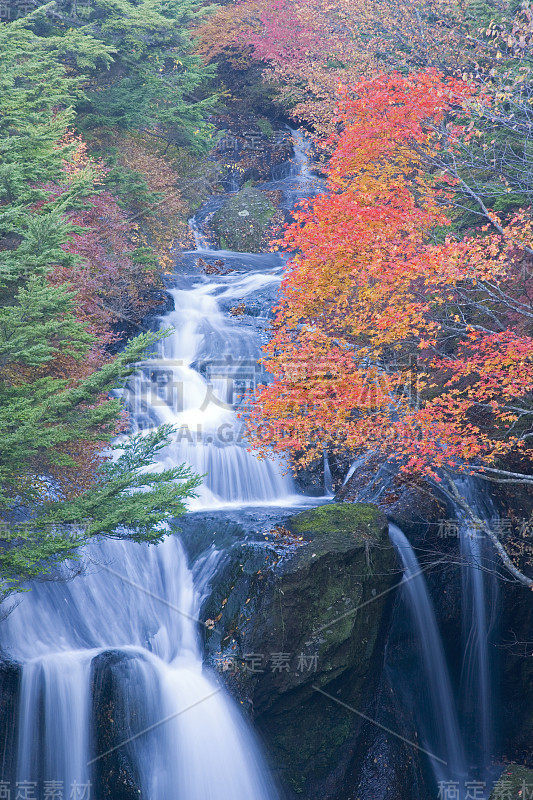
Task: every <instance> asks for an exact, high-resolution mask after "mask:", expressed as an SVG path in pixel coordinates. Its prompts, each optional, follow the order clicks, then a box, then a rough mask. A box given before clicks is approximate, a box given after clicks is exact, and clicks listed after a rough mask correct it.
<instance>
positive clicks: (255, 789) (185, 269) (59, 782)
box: [0, 131, 494, 800]
mask: <svg viewBox="0 0 533 800" xmlns="http://www.w3.org/2000/svg"><path fill="white" fill-rule="evenodd" d="M293 137H294V142H295V146H294V158H293V160H292V161H291V162H290V163H289V164H287V165H285V166H284V167H281V168H280V167H278V168H277V170H276V171H275V172H274V173H273V179H272V181H271V182H270V183H267V184H263V188H268V189H276V190H278V191H281V192H282V201H281V204H282V206H283V207H284V208H286V209H291V208H292V207H293V206H294V203H295V202H296V201H297V200H298V198H300V197H305V196H309V195H311V194H313V193H314V192H316V190H317V186H319V182H317V179H316V177H315V176H313V173H312V169H311V165H310V157H309V144H308V142H307V141H306V138H305V136H304V135H303V134H302V133H300V132H298V131H295V132H293ZM222 200H223V198H222V199H221V197H220V196H215V197H213V198H211V199H210V200H208V201H207V202H206V203H205V204H204V205H203V207H202V208H201V209H200V211H199V212H198V213H197V215H196V217H195V218H194V219H193V220H192V221H191V228H192V231H193V233H194V235H195V239H196V249H195V250H194V251H190V252H187V253H184V254H181V255H180V257H179V265H178V267H179V268H178V270H177V273H176V276H175V278H174V279H173V285H172V288H171V289H170V290H169V291H170V294H171V295H172V297H173V300H174V308H175V310H173V311H170V312H168V313H167V314H166V315H165V316H164V317H162V318H161V319H160V320H159V324H160V326H161V327H163V328H168V327H171V328H172V329H173V332H172V334H171V335H170V336H168V337H167V338H166V339H164V340H163V341H162V342H161V343H160V344H159V345H158V348H157V351H156V352H154V354H153V357H151V358H150V359H147V360H146V361H145V362H143V363H142V364H140V365H139V369H138V371H137V373H136V374H135V376H134V377H132V378H131V379H130V381H129V383H128V385H127V387H126V389H125V391H124V400H125V403H126V405H127V407H128V408H129V410H130V413H131V418H132V422H133V432H136V431H146V430H149V429H151V428H153V427H155V426H157V425H159V424H162V423H171V424H172V425H173V426H175V428H176V433H175V434H174V435H173V436H172V438H171V441H170V444H169V445H168V446H166V447H165V448H164V449H163V450H162V451H160V453H159V461H158V463H157V464H156V465H155V466H154V469H161V468H164V467H169V466H174V465H176V464H180V463H182V462H185V463H187V464H189V465H190V466H191V467H192V468H193V470H194V471H196V472H199V473H200V474H203V475H205V476H206V477H205V479H204V482H203V484H202V486H201V488H200V489H199V491H198V497H197V498H196V499H194V500H192V501H191V502H190V503H189V509H190V513H191V514H195V513H197V512H205V511H206V510H209V511H213V512H216V513H220V514H224V513H230V512H231V513H235V511H236V510H239V509H244V508H247V509H261V508H262V509H268V508H274V509H287V508H294V509H295V510H298V509H301V508H305V507H309V506H310V505H311V506H315V505H317V503H319V502H327V501H328V500H329V499H330V498H331V496H332V488H331V472H330V468H329V462H328V457H327V453H324V474H325V485H324V493H323V495H324V496H323V497H322V498H317V497H308V496H305V495H303V494H302V492H301V491H299V490H298V488H297V486H296V485H295V483H294V481H293V479H292V477H291V476H290V474H288V473H287V466H286V465H285V464H284V463H283V462H279V463H278V462H275V461H271V460H258V459H256V458H255V456H254V455H253V454H252V453H250V452H249V451H248V450H247V446H246V442H245V440H244V438H243V432H242V420H241V419H240V418H239V417H238V416H237V414H236V412H238V411H245V410H246V409H245V406H244V405H243V403H244V400H243V398H242V396H243V394H244V393H245V392H246V391H247V390H250V389H253V388H254V387H255V386H256V385H257V384H259V383H262V382H263V381H264V380H265V379H266V376H265V374H264V371H263V369H262V368H261V367H260V366H259V365H258V364H257V360H258V358H259V356H260V350H261V345H262V343H263V342H264V341H265V340H266V336H267V328H268V325H269V319H270V309H271V307H272V305H273V304H274V303H275V299H276V292H277V289H278V287H279V283H280V280H281V276H282V271H283V267H284V263H285V262H284V258H283V257H282V256H281V255H280V254H279V253H261V254H246V253H236V252H232V251H227V250H216V249H213V248H212V247H210V245H209V241H208V237H207V235H206V232H205V225H206V222H208V220H209V218H210V216H211V215H212V214H213V212H214V211H216V209H217V208H218V207H219V206H220V203H221V202H222ZM199 258H201V259H204V261H209V263H212V262H213V261H215V260H216V261H217V262H220V263H221V264H222V265H223V266H222V267H221V272H220V274H211V275H205V274H202V273H201V272H200V270H199V268H198V266H197V261H198V259H199ZM226 270H228V272H226ZM229 270H231V271H229ZM224 273H225V274H224ZM241 304H244V305H245V307H246V308H247V313H246V314H235V313H233V314H232V313H228V312H231V310H232V309H234V308H235V307H237V306H239V305H241ZM248 309H251V311H248ZM391 538H392V541H393V544H394V546H395V547H396V549H397V551H398V553H399V557H400V563H402V565H403V568H404V576H405V577H404V581H405V592H406V601H407V605H408V608H409V613H410V614H411V615H412V618H413V630H414V631H415V636H417V637H418V639H419V641H420V643H421V646H422V660H423V663H424V669H425V674H426V679H427V681H428V687H429V696H430V700H429V706H428V709H429V710H428V709H426V711H425V712H424V710H423V709H421V715H422V716H421V717H420V735H421V739H422V740H423V742H424V744H425V746H426V747H427V749H428V750H430V751H431V752H435V753H437V754H438V756H439V759H440V760H439V761H438V762H437V766H436V768H435V779H436V781H443V780H444V779H447V778H449V779H452V778H453V780H455V779H457V780H459V779H460V780H463V781H464V780H465V779H466V778H467V777H468V776H469V775H472V774H475V775H478V776H479V775H485V774H486V772H487V770H488V768H489V763H490V757H491V755H492V749H493V747H494V741H493V723H492V721H491V719H490V718H489V717H490V694H491V681H492V678H491V667H490V660H489V658H488V655H487V652H488V651H487V636H488V633H487V631H488V629H489V628H490V624H491V621H490V619H488V618H487V609H486V604H485V599H486V595H487V591H488V589H487V587H486V585H485V584H484V583H483V580H484V579H483V575H482V571H481V570H480V569H476V568H475V562H476V559H477V560H479V559H481V558H482V554H481V553H480V552H479V544H478V543H477V542H476V541H475V540H474V539H472V537H470V538H469V537H468V535H465V536H464V537H463V551H464V554H465V556H464V557H465V562H466V564H467V568H466V571H465V574H464V579H463V595H464V604H463V605H464V626H465V631H464V637H465V643H464V653H465V656H464V670H463V671H464V680H463V687H462V691H463V693H464V698H470V700H468V701H467V700H466V699H465V700H464V702H463V706H462V711H461V712H459V711H458V710H457V707H456V701H455V698H454V688H453V687H452V684H451V680H450V677H449V673H448V669H447V664H446V654H445V652H444V648H443V645H442V641H441V639H440V635H439V632H438V626H437V623H436V621H435V615H434V613H433V610H432V604H431V599H430V597H429V594H428V590H427V587H426V584H425V579H424V577H423V576H422V577H420V578H415V579H414V580H409V577H410V576H411V577H412V575H413V574H414V573H415V572H417V570H419V568H418V562H417V561H416V556H415V554H414V551H413V550H412V548H411V546H410V545H409V542H408V541H407V539H406V538H405V536H404V535H403V533H402V532H401V531H400V530H399V529H398V528H395V527H394V526H393V527H392V528H391ZM476 548H477V549H476ZM222 556H223V554H222V553H221V552H220V551H218V550H217V549H216V548H215V546H214V545H211V546H210V547H208V548H207V549H206V550H205V551H204V552H203V553H202V554H201V555H200V556H199V557H198V558H196V560H195V561H194V563H193V564H190V563H189V560H188V558H187V555H186V553H185V550H184V548H183V546H182V543H181V541H180V538H179V536H177V535H176V536H169V537H167V538H166V540H165V541H164V542H163V543H162V544H160V545H159V546H157V547H155V546H148V545H138V544H132V543H128V542H126V541H101V542H94V543H92V544H91V545H90V546H88V547H87V548H86V549H85V551H84V558H83V567H82V568H81V569H80V574H79V575H77V576H76V577H75V578H74V579H71V580H68V581H64V580H57V579H56V580H46V581H42V582H38V583H35V584H34V585H33V586H32V591H31V592H30V593H28V594H26V595H25V596H24V597H23V598H22V599H21V600H20V601H19V602H17V604H15V607H14V609H13V611H12V612H11V613H10V615H9V616H7V618H6V619H4V621H3V622H2V623H1V627H0V638H1V642H2V647H3V651H4V652H5V653H6V654H7V655H8V656H9V658H11V659H12V660H13V661H15V662H17V663H20V664H22V665H23V671H22V680H21V686H20V698H19V716H18V725H17V730H18V733H17V737H18V745H17V752H18V755H17V764H16V779H17V781H18V782H19V783H21V784H23V783H28V782H29V783H35V784H36V785H37V784H38V785H39V786H40V785H41V784H43V785H44V786H45V787H46V786H48V787H53V785H56V788H57V787H58V786H60V787H62V789H63V792H64V796H65V797H70V798H72V800H78V798H79V799H80V800H81V798H84V800H90V797H92V796H95V797H96V798H97V800H103V798H104V797H108V796H109V797H113V793H111V794H108V793H107V792H106V790H105V786H106V785H107V784H106V782H109V781H113V780H114V781H116V782H117V783H116V784H114V785H118V784H120V785H121V786H122V788H124V786H126V787H129V788H128V791H130V789H131V787H134V788H133V789H131V791H130V794H128V793H127V792H126V793H125V794H124V795H123V796H124V797H133V796H134V794H135V792H137V793H138V796H139V793H140V796H142V797H143V798H146V800H230V799H231V800H276V798H278V797H279V796H280V794H279V792H278V788H277V787H276V786H275V784H274V782H273V780H272V779H271V777H270V774H269V769H268V768H267V766H266V764H265V762H264V759H263V756H262V754H261V751H260V747H259V746H258V744H257V742H256V740H255V736H254V733H253V731H252V729H251V727H250V725H249V724H248V722H246V721H245V719H244V716H243V714H242V713H241V711H240V709H239V708H238V706H237V704H236V703H235V702H234V701H233V700H232V699H231V698H230V696H229V695H228V694H227V692H226V690H225V689H224V688H223V685H222V684H221V682H220V681H219V679H218V678H217V676H216V675H215V674H214V673H212V672H211V671H210V670H209V669H207V668H206V666H205V665H204V664H203V652H202V651H203V647H202V641H201V637H200V633H199V632H200V630H201V625H200V624H199V623H200V622H201V621H200V620H199V615H200V609H201V606H202V603H203V601H204V600H205V598H206V597H208V595H209V592H210V587H211V584H212V581H213V578H214V576H215V575H216V572H217V569H218V567H219V564H220V561H221V558H222ZM57 577H59V578H60V577H61V576H57ZM492 607H493V606H492ZM110 697H112V700H113V703H114V706H113V707H114V708H115V710H116V709H119V710H120V716H121V720H122V721H121V724H120V726H118V727H117V726H116V725H115V726H114V727H113V729H112V730H113V733H112V735H111V734H109V735H107V737H106V735H102V734H101V733H99V734H97V733H96V731H97V730H98V731H102V730H103V731H104V732H105V731H108V732H109V731H110V730H111V728H110V724H111V723H113V722H114V721H113V720H108V719H106V717H105V714H106V709H107V708H109V701H110ZM472 697H474V706H475V708H467V703H468V702H470V703H472V700H471V698H472ZM476 709H477V710H476ZM424 714H426V716H425V717H424ZM428 715H429V718H428ZM464 731H469V733H470V736H471V737H472V736H473V737H474V739H475V741H476V743H477V744H476V747H474V748H473V750H472V748H470V750H469V748H467V747H466V746H465V744H464ZM473 760H475V761H476V763H477V767H478V769H477V772H476V771H475V770H474V773H473V772H472V762H473ZM444 762H445V763H446V768H443V766H442V763H444ZM117 763H118V764H119V774H118V775H117V774H112V772H113V769H115V767H114V766H113V765H115V764H117ZM103 787H104V788H103ZM50 791H51V789H50ZM121 791H122V789H121ZM115 795H116V793H115ZM121 796H122V795H121ZM454 796H455V795H454ZM456 796H457V797H461V798H463V797H464V796H466V795H464V794H463V793H461V794H457V795H456ZM52 797H56V798H57V800H59V797H58V795H57V794H56V795H52V794H49V795H48V798H49V800H51V798H52ZM450 797H451V795H450ZM476 797H477V795H476ZM114 800H115V798H114Z"/></svg>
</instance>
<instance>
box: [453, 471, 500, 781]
mask: <svg viewBox="0 0 533 800" xmlns="http://www.w3.org/2000/svg"><path fill="white" fill-rule="evenodd" d="M460 490H461V494H462V495H463V497H465V499H466V500H467V501H468V503H469V505H470V507H471V508H472V510H473V511H474V513H475V514H476V515H477V516H478V517H479V518H480V519H482V520H487V521H488V522H491V521H492V520H494V519H496V517H497V515H496V511H495V508H494V506H493V504H492V502H491V500H490V498H489V497H488V496H486V495H483V494H482V493H481V492H480V491H479V489H478V487H477V486H476V484H475V483H474V481H472V480H463V481H462V482H461V483H460ZM457 523H458V529H459V537H460V547H461V556H462V566H461V577H462V595H463V614H462V623H463V667H462V674H461V686H460V694H461V708H462V712H463V717H464V727H465V729H466V731H467V733H468V737H467V739H468V741H469V742H470V743H471V746H470V750H471V758H472V759H473V760H474V762H475V763H477V764H479V766H480V769H481V774H482V775H483V776H484V777H486V776H487V775H489V774H490V765H491V762H492V758H493V755H494V751H495V747H496V742H495V740H494V739H495V737H494V730H495V720H494V717H493V708H494V706H495V705H497V690H496V681H495V680H494V663H493V661H494V655H493V652H491V651H493V650H494V648H492V647H491V639H492V636H493V633H494V629H495V625H496V619H497V614H496V610H497V602H498V585H497V579H496V577H495V575H494V573H493V570H492V569H491V568H490V566H491V563H490V562H491V558H493V555H492V546H491V545H490V542H489V541H488V539H487V537H486V536H485V534H484V533H483V532H482V531H480V530H477V529H476V527H475V526H473V525H472V524H471V523H470V522H469V521H468V520H467V519H466V517H465V515H464V513H463V512H462V511H461V510H460V509H458V510H457Z"/></svg>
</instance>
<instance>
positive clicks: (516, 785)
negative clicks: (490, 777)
mask: <svg viewBox="0 0 533 800" xmlns="http://www.w3.org/2000/svg"><path fill="white" fill-rule="evenodd" d="M532 795H533V770H531V769H527V768H526V767H524V766H522V765H521V764H509V766H508V767H506V768H505V769H504V770H503V772H502V774H501V776H500V779H499V780H498V782H497V783H496V785H495V787H494V789H493V790H492V792H491V795H490V797H489V800H526V798H527V797H531V796H532Z"/></svg>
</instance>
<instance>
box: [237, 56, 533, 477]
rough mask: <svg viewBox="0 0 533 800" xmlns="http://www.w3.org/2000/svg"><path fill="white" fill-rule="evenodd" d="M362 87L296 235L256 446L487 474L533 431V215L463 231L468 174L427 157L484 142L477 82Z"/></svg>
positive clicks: (422, 76)
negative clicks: (457, 222) (474, 117)
mask: <svg viewBox="0 0 533 800" xmlns="http://www.w3.org/2000/svg"><path fill="white" fill-rule="evenodd" d="M352 93H353V94H352ZM352 93H351V94H350V97H347V96H344V97H342V98H341V103H340V112H339V113H340V116H339V121H340V122H341V123H342V133H340V134H339V135H338V136H336V137H335V139H334V141H333V142H332V145H333V146H334V153H333V156H332V159H331V163H330V166H329V172H328V185H327V190H326V191H325V192H324V193H323V194H321V195H319V196H318V197H317V198H315V199H314V200H312V201H308V202H306V203H303V204H302V205H301V207H300V209H299V211H298V212H297V214H296V217H295V221H294V223H293V224H292V225H290V226H289V227H288V228H287V230H286V233H285V236H284V239H283V242H282V246H283V247H284V249H285V250H286V251H288V252H289V253H292V254H293V255H292V258H291V259H290V261H289V264H288V269H287V271H286V274H285V277H284V279H283V282H282V287H281V299H280V302H279V306H278V308H277V309H276V312H277V313H276V317H275V320H274V323H273V336H272V339H271V341H270V343H269V345H268V346H267V349H266V366H267V369H268V371H269V372H270V373H272V375H273V377H274V380H273V382H272V383H271V384H270V385H268V386H265V387H262V389H261V390H260V392H259V395H258V397H257V400H256V409H255V413H254V415H253V418H252V420H251V422H250V431H251V436H252V438H253V442H254V445H255V446H256V448H257V449H258V450H259V451H260V452H262V453H263V454H267V452H268V450H269V449H270V448H273V449H274V450H276V451H285V452H290V453H291V454H292V456H293V458H294V460H295V463H296V464H297V465H298V466H302V465H306V464H309V463H310V462H311V461H312V460H313V459H314V458H316V457H318V456H319V455H321V453H322V449H323V448H324V447H327V448H328V450H330V451H339V452H344V453H345V452H347V451H348V452H352V453H357V452H358V451H362V452H368V451H374V452H376V453H379V454H381V455H382V456H383V457H384V458H385V459H393V460H395V461H396V462H397V463H398V464H399V465H400V467H401V469H402V470H404V471H408V472H409V473H410V474H420V475H427V476H431V477H433V478H437V479H438V472H439V468H441V467H446V468H451V469H453V470H468V471H470V472H476V471H482V470H483V469H486V468H488V466H489V465H493V464H495V463H497V462H498V459H500V458H501V457H502V456H504V455H507V454H509V453H523V452H524V449H525V446H526V443H527V441H528V438H529V437H530V436H531V435H532V415H531V411H530V403H529V401H530V395H531V391H532V389H533V364H532V361H531V354H532V352H533V341H532V338H531V322H532V319H533V317H532V314H531V300H530V298H531V291H532V285H531V278H530V273H529V269H530V267H531V256H530V255H529V253H528V250H527V248H528V246H529V243H530V241H531V233H532V230H531V222H530V219H529V217H528V215H527V214H526V213H525V212H521V213H515V214H514V215H511V216H510V217H509V218H508V219H506V220H503V219H502V220H499V230H498V231H496V232H494V227H492V228H489V227H488V226H487V227H484V228H483V229H478V230H476V231H473V232H472V234H471V235H466V236H464V237H463V238H462V239H461V238H460V237H456V236H454V235H453V229H452V225H451V213H450V209H449V207H448V205H447V204H448V201H449V200H450V198H451V197H452V195H453V189H454V179H453V178H451V177H450V176H449V175H447V174H443V173H438V172H433V173H431V172H428V170H427V167H426V163H425V155H426V154H427V153H428V151H429V152H433V153H439V151H440V150H441V149H443V148H446V149H447V151H448V152H450V151H451V152H453V150H454V148H458V147H460V145H461V144H462V142H464V140H465V139H467V138H468V136H469V135H470V134H469V130H468V124H467V120H468V110H469V108H470V107H471V106H475V104H476V103H477V102H478V96H477V93H476V90H475V89H474V88H473V87H472V85H470V84H469V83H467V82H465V81H463V80H461V79H454V78H446V77H444V76H443V75H442V74H441V73H439V72H438V71H437V70H435V69H429V70H425V71H422V72H420V73H417V74H412V75H410V76H407V77H405V76H402V75H400V74H399V73H393V74H392V75H379V76H377V77H375V78H372V79H362V80H359V81H358V82H357V83H355V84H354V85H353V87H352ZM353 97H355V99H351V98H353ZM443 130H444V131H445V136H443Z"/></svg>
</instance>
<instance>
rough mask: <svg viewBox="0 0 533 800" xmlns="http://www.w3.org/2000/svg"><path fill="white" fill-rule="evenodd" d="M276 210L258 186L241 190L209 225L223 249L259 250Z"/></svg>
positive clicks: (247, 251) (253, 251)
mask: <svg viewBox="0 0 533 800" xmlns="http://www.w3.org/2000/svg"><path fill="white" fill-rule="evenodd" d="M275 211H276V209H275V208H274V206H273V205H272V203H271V202H270V200H269V199H268V197H266V196H265V195H264V194H263V193H262V192H260V191H259V190H258V189H252V188H247V189H242V190H241V191H240V192H238V193H237V194H236V195H234V196H233V197H231V198H230V199H229V200H228V201H227V202H226V203H225V204H224V205H223V206H222V208H220V209H219V210H218V211H216V212H215V214H214V215H213V218H212V220H211V227H212V229H213V231H214V233H215V234H216V236H217V238H218V240H219V241H220V246H221V248H223V249H226V250H234V251H237V252H240V253H259V252H260V251H261V249H262V247H261V245H262V239H263V236H264V234H265V231H266V229H267V226H268V223H269V222H270V220H271V218H272V217H273V216H274V214H275Z"/></svg>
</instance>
